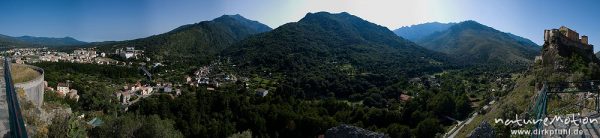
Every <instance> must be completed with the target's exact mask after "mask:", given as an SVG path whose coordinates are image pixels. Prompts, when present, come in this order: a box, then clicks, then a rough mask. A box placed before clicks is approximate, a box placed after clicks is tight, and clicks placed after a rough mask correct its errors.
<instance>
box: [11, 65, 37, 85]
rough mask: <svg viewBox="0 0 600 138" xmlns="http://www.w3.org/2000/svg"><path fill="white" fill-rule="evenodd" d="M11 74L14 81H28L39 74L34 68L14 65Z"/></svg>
mask: <svg viewBox="0 0 600 138" xmlns="http://www.w3.org/2000/svg"><path fill="white" fill-rule="evenodd" d="M11 74H12V77H13V81H14V82H15V83H21V82H26V81H30V80H32V79H35V78H36V77H38V76H40V75H41V74H40V72H38V71H36V70H34V69H31V68H28V67H25V66H16V65H12V70H11Z"/></svg>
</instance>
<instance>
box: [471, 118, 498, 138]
mask: <svg viewBox="0 0 600 138" xmlns="http://www.w3.org/2000/svg"><path fill="white" fill-rule="evenodd" d="M494 135H495V133H494V128H492V125H490V123H488V122H486V121H484V122H481V124H479V126H478V127H477V128H475V129H474V130H473V131H472V132H471V133H470V134H469V135H467V137H468V138H493V137H494Z"/></svg>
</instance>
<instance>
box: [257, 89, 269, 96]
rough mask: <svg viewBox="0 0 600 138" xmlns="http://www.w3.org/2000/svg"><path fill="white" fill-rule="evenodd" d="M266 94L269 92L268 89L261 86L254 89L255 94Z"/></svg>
mask: <svg viewBox="0 0 600 138" xmlns="http://www.w3.org/2000/svg"><path fill="white" fill-rule="evenodd" d="M267 94H269V90H266V89H263V88H258V89H256V95H257V96H260V97H265V96H267Z"/></svg>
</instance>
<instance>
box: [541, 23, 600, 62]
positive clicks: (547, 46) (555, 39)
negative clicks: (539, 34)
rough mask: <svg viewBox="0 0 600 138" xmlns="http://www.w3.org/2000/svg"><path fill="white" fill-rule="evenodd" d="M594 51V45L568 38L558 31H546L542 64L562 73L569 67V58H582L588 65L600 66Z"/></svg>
mask: <svg viewBox="0 0 600 138" xmlns="http://www.w3.org/2000/svg"><path fill="white" fill-rule="evenodd" d="M586 39H587V38H586ZM593 49H594V48H593V45H589V44H586V43H583V42H582V41H581V40H579V41H576V40H575V39H573V38H572V37H567V36H566V35H564V32H561V31H560V30H558V29H552V30H546V31H545V32H544V45H543V48H542V54H541V64H542V65H543V66H544V67H552V68H554V70H557V71H561V70H565V69H566V68H567V67H568V66H569V63H568V60H567V58H572V57H575V56H579V57H581V58H582V59H583V61H585V62H586V63H590V62H591V63H595V64H599V63H600V60H599V59H598V58H597V57H596V56H595V55H594V51H593Z"/></svg>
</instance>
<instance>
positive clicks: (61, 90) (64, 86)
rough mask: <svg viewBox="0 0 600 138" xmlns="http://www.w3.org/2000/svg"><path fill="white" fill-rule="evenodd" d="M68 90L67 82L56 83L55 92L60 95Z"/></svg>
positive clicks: (63, 94)
mask: <svg viewBox="0 0 600 138" xmlns="http://www.w3.org/2000/svg"><path fill="white" fill-rule="evenodd" d="M69 90H70V89H69V83H58V85H56V92H57V93H58V94H60V95H61V96H65V95H66V94H67V93H69Z"/></svg>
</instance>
